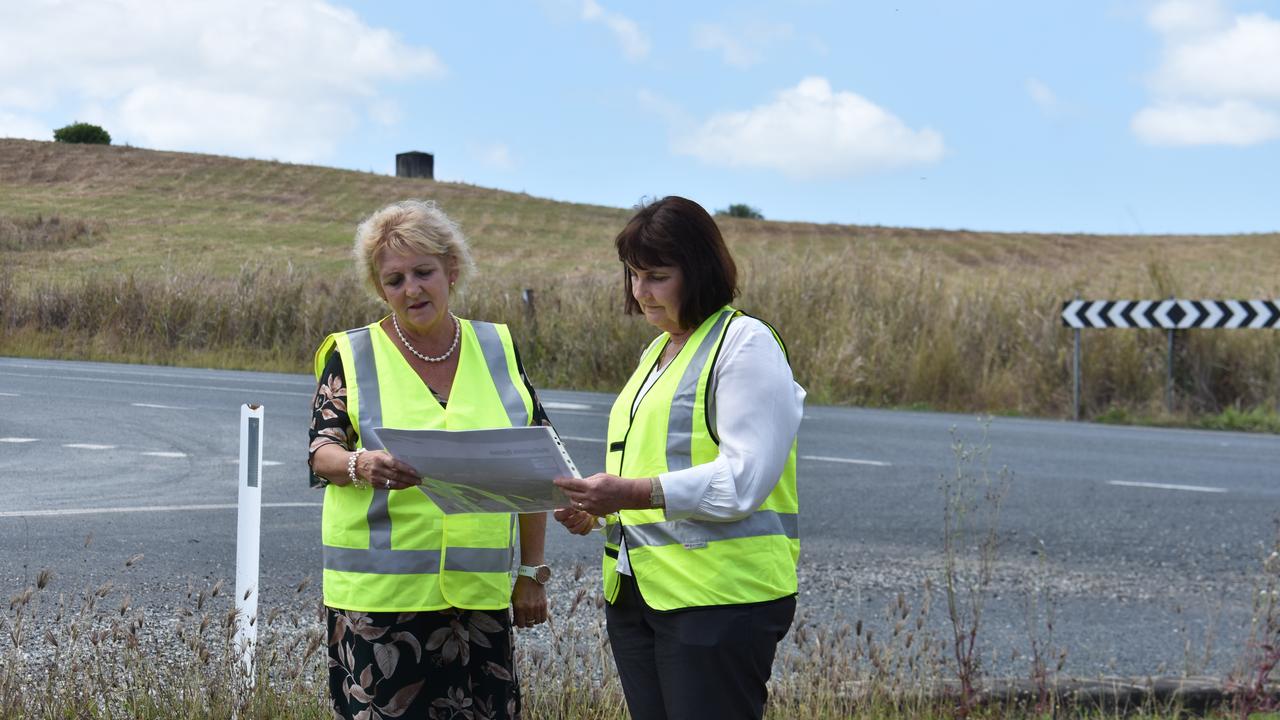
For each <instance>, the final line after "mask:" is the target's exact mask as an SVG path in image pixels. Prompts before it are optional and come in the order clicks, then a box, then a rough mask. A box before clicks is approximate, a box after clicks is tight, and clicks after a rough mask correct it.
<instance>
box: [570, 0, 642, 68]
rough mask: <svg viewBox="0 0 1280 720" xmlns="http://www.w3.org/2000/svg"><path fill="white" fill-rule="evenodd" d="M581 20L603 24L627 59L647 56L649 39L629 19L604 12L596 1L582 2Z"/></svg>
mask: <svg viewBox="0 0 1280 720" xmlns="http://www.w3.org/2000/svg"><path fill="white" fill-rule="evenodd" d="M582 19H583V20H586V21H587V22H598V23H603V24H604V26H605V27H607V28H609V30H610V31H611V32H612V33H613V35H614V38H616V39H617V41H618V44H620V45H621V46H622V52H623V54H624V55H626V56H627V59H629V60H632V61H636V60H643V59H644V58H645V57H647V56H648V55H649V38H648V37H647V36H646V35H645V34H644V32H642V31H641V30H640V26H639V25H637V24H636V21H634V20H632V19H631V18H629V17H627V16H625V15H623V14H621V13H616V12H611V11H609V10H605V9H604V8H603V7H601V6H600V3H597V2H596V0H582Z"/></svg>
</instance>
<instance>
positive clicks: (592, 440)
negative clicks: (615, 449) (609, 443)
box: [560, 435, 604, 443]
mask: <svg viewBox="0 0 1280 720" xmlns="http://www.w3.org/2000/svg"><path fill="white" fill-rule="evenodd" d="M560 439H561V440H577V441H578V442H590V443H602V442H604V438H588V437H578V436H577V435H561V436H560Z"/></svg>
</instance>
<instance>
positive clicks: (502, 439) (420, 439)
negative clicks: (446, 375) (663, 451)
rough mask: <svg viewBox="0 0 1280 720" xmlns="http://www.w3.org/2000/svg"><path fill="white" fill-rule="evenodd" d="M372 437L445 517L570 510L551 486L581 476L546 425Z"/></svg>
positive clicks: (389, 431)
mask: <svg viewBox="0 0 1280 720" xmlns="http://www.w3.org/2000/svg"><path fill="white" fill-rule="evenodd" d="M374 432H375V433H376V434H377V436H378V439H379V440H381V441H382V444H383V446H384V447H385V448H386V449H387V451H388V452H390V453H391V454H392V455H393V456H395V457H396V459H398V460H401V461H403V462H406V463H408V464H409V465H411V466H412V467H413V469H415V470H417V471H418V473H419V474H421V475H422V486H421V488H420V489H421V490H422V492H423V493H425V494H426V495H427V497H429V498H431V501H432V502H434V503H435V504H436V505H438V506H440V509H441V510H443V511H444V512H445V513H473V512H504V513H506V512H518V513H520V512H542V511H545V510H554V509H555V508H562V507H568V506H569V504H570V503H569V499H568V498H567V497H565V494H564V492H563V491H562V490H560V488H558V487H556V485H555V484H554V483H553V482H552V481H553V480H554V479H555V478H557V477H582V476H581V475H579V474H578V469H577V468H576V467H575V466H574V464H573V459H572V458H570V457H569V452H568V451H567V450H566V449H565V447H564V443H563V442H561V441H560V438H559V436H557V435H556V431H555V430H554V429H552V428H550V427H547V426H545V425H535V426H532V427H518V428H497V429H492V430H400V429H397V428H386V427H380V428H374ZM406 492H407V491H406Z"/></svg>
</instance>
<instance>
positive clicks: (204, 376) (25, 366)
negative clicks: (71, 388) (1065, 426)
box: [0, 363, 316, 388]
mask: <svg viewBox="0 0 1280 720" xmlns="http://www.w3.org/2000/svg"><path fill="white" fill-rule="evenodd" d="M135 367H137V366H127V365H125V366H115V367H110V368H96V367H85V365H84V363H76V364H75V367H70V368H63V369H66V370H69V371H70V372H75V373H85V374H97V375H119V376H122V377H147V378H158V377H168V378H180V379H183V380H207V381H209V382H219V381H222V380H226V379H227V378H226V376H225V375H218V374H215V373H201V372H196V371H194V370H193V369H191V368H188V369H187V370H186V371H183V372H167V371H164V370H162V369H161V368H158V367H149V368H145V369H133V368H135ZM4 368H18V369H20V370H33V371H36V372H40V371H47V370H48V368H47V367H46V366H41V365H32V364H29V363H3V364H0V375H14V374H16V373H12V372H7V371H5V370H4ZM225 372H228V373H233V372H237V371H234V370H228V371H225ZM307 374H308V375H310V373H307ZM80 379H86V380H87V379H90V378H80ZM239 380H240V381H241V382H256V383H272V384H278V385H299V386H303V387H309V388H315V385H316V383H315V381H314V380H312V379H310V378H307V379H304V378H301V377H288V376H286V375H281V376H277V377H264V378H255V377H242V378H239Z"/></svg>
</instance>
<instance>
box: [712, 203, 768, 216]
mask: <svg viewBox="0 0 1280 720" xmlns="http://www.w3.org/2000/svg"><path fill="white" fill-rule="evenodd" d="M716 214H717V215H728V216H729V217H736V218H746V219H748V220H763V219H764V213H762V212H760V211H759V210H757V209H756V208H753V207H751V206H750V205H747V204H746V203H733V204H732V205H730V206H729V208H728V209H727V210H717V211H716Z"/></svg>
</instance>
